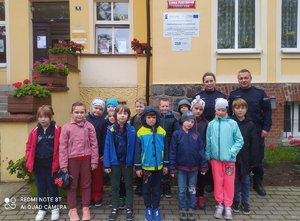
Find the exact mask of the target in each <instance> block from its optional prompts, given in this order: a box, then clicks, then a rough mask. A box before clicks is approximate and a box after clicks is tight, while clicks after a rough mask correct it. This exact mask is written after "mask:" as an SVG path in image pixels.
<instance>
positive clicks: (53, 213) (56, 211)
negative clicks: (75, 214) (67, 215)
mask: <svg viewBox="0 0 300 221" xmlns="http://www.w3.org/2000/svg"><path fill="white" fill-rule="evenodd" d="M58 219H59V209H58V208H57V209H53V210H51V220H58Z"/></svg>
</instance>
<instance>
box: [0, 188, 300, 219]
mask: <svg viewBox="0 0 300 221" xmlns="http://www.w3.org/2000/svg"><path fill="white" fill-rule="evenodd" d="M266 190H267V194H268V195H267V196H265V197H261V196H258V195H257V194H255V193H254V192H253V191H251V193H250V205H251V214H250V215H243V214H235V215H234V220H235V221H249V220H255V221H264V220H272V221H277V220H287V221H296V220H298V221H300V187H266ZM172 191H173V194H174V195H173V197H172V198H171V199H165V198H163V199H162V200H161V213H162V220H163V221H173V220H174V221H175V220H176V221H177V220H179V215H178V214H179V213H178V202H177V197H176V187H173V189H172ZM2 192H3V191H2ZM109 193H110V188H109V187H105V195H104V205H103V206H102V207H100V208H97V209H96V208H92V209H91V215H92V220H108V215H109V213H110V208H109V205H108V204H109V200H110V196H109ZM30 196H31V195H30V187H29V185H25V186H23V187H22V188H21V189H19V190H18V191H17V192H16V193H15V194H14V195H9V196H7V197H10V200H12V197H14V198H15V199H16V203H15V204H16V208H15V209H11V208H9V207H8V206H7V204H6V203H5V202H1V206H0V220H23V221H24V220H30V221H32V220H34V219H35V215H36V210H35V209H34V206H35V205H36V203H35V202H32V201H30V200H32V199H34V198H30ZM206 198H207V207H206V210H205V211H203V210H196V211H195V213H196V220H208V221H212V220H216V219H214V217H213V211H214V206H215V203H214V200H213V196H212V194H211V193H210V194H206ZM25 201H27V202H25ZM28 201H29V202H28ZM78 202H79V201H78ZM78 204H79V203H78ZM61 205H62V206H63V207H65V209H62V210H61V216H60V220H69V219H68V215H67V212H68V210H67V209H66V206H67V204H66V199H65V198H63V199H62V201H61ZM79 211H80V210H79ZM134 212H135V221H142V220H144V205H143V199H142V197H139V196H134ZM45 220H50V213H49V212H48V213H47V215H46V218H45ZM118 220H125V211H121V214H120V215H119V217H118ZM221 220H222V219H221Z"/></svg>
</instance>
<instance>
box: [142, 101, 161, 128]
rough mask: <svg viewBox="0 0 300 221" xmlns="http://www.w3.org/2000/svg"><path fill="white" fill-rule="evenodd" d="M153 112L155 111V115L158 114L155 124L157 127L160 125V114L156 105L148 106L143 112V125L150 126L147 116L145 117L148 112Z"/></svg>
mask: <svg viewBox="0 0 300 221" xmlns="http://www.w3.org/2000/svg"><path fill="white" fill-rule="evenodd" d="M151 112H154V113H155V115H156V124H155V126H156V127H157V126H158V125H159V114H158V111H157V108H156V107H154V106H146V107H145V110H144V112H143V113H142V116H141V122H142V125H143V126H144V127H149V126H148V125H147V124H146V118H145V116H146V114H148V113H151Z"/></svg>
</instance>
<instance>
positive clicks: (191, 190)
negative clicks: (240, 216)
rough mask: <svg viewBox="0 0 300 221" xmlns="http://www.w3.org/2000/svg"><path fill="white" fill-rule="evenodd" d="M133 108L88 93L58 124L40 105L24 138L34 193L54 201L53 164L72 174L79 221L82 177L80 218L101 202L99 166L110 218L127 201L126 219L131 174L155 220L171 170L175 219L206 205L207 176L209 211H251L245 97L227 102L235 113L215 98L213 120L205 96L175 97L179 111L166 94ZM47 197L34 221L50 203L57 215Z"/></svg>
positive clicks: (72, 207)
mask: <svg viewBox="0 0 300 221" xmlns="http://www.w3.org/2000/svg"><path fill="white" fill-rule="evenodd" d="M135 106H136V115H134V116H133V117H131V111H130V109H129V108H128V107H127V106H126V105H124V104H120V105H119V104H118V102H117V100H116V99H108V100H107V101H106V103H105V102H104V101H103V100H102V99H99V98H97V99H94V100H93V101H92V103H91V105H90V110H89V112H88V113H87V111H86V108H85V105H84V104H83V103H81V102H76V103H74V104H73V105H72V108H71V120H70V122H69V123H66V124H65V125H64V126H62V127H61V128H60V127H59V126H57V125H56V123H55V122H54V121H53V119H52V118H53V110H52V108H51V107H50V106H48V105H44V106H42V107H40V108H39V110H38V112H37V120H38V125H37V127H36V128H34V129H33V130H32V131H31V133H30V135H29V138H28V141H27V143H26V166H27V168H28V170H29V171H30V172H34V175H35V182H36V185H37V189H38V199H39V198H43V197H47V196H48V197H50V198H53V199H58V192H57V186H56V185H55V182H54V174H55V173H56V172H57V171H58V170H59V169H60V170H61V171H62V172H68V173H69V174H70V175H71V177H72V181H71V185H70V188H69V189H68V193H67V202H68V207H69V213H68V215H69V218H70V220H71V221H77V220H80V217H79V215H78V211H77V207H76V195H77V189H78V183H79V182H80V186H79V189H80V195H81V199H82V219H81V220H90V219H91V215H90V211H89V207H90V206H92V205H94V206H95V207H99V206H101V205H102V199H103V171H104V172H105V173H107V174H109V176H110V182H111V196H112V199H111V207H112V210H111V213H110V215H109V217H108V219H109V220H110V221H115V220H116V219H117V217H118V212H119V208H120V207H122V206H125V208H126V220H127V221H131V220H134V212H133V179H134V176H133V175H134V172H135V174H136V184H137V188H136V190H135V193H137V194H140V195H142V196H143V198H144V204H145V220H146V221H153V220H154V221H160V220H161V214H160V209H159V208H160V199H161V197H162V196H165V197H167V198H169V197H172V193H171V182H172V177H175V176H176V177H177V184H178V203H179V208H180V220H181V221H187V220H189V221H194V220H195V217H194V209H195V208H197V207H199V208H201V209H204V208H205V200H204V199H205V198H204V187H205V185H206V184H207V183H208V180H210V177H211V175H209V174H212V176H213V183H214V197H215V200H216V201H217V206H216V210H215V213H214V217H215V218H222V217H223V216H224V218H225V219H233V216H232V209H233V210H234V211H235V212H238V211H239V210H240V209H242V210H243V212H244V213H249V212H250V206H249V203H248V199H249V191H250V184H249V182H250V181H249V173H250V169H251V166H253V165H255V159H256V157H255V153H256V150H255V148H256V145H255V140H256V139H255V133H254V125H253V122H252V121H251V120H250V119H248V118H247V116H246V112H247V103H246V102H245V101H244V100H243V99H240V98H239V99H237V100H235V101H234V102H233V105H232V108H233V112H234V116H233V117H232V118H229V117H228V115H227V109H228V102H227V100H225V99H223V98H218V99H217V100H216V103H215V118H214V119H213V120H212V121H211V122H208V121H207V120H206V119H205V117H204V116H203V110H204V108H205V102H204V101H203V100H202V99H201V98H200V96H197V97H196V98H195V99H194V100H193V101H192V102H191V103H190V102H189V101H188V100H186V99H184V100H181V101H180V102H179V103H178V113H175V112H173V111H172V110H171V102H170V100H169V99H168V98H161V99H160V100H159V103H158V109H157V108H156V107H154V106H147V103H146V100H144V99H141V98H140V99H137V100H136V102H135ZM242 147H243V148H242ZM241 149H242V150H241ZM240 150H241V151H240ZM239 152H240V153H239ZM238 153H239V154H238ZM120 198H122V199H123V198H124V199H125V201H123V202H122V201H120ZM49 203H50V204H51V207H48V202H44V201H42V200H41V201H40V200H38V204H39V211H38V213H37V215H36V220H43V219H44V217H45V215H46V212H47V209H48V208H51V220H57V219H59V207H58V200H51V201H49ZM121 204H124V205H121Z"/></svg>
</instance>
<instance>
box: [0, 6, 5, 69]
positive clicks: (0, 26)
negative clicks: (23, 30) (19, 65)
mask: <svg viewBox="0 0 300 221" xmlns="http://www.w3.org/2000/svg"><path fill="white" fill-rule="evenodd" d="M5 63H6V27H5V4H4V2H0V64H5Z"/></svg>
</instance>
